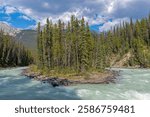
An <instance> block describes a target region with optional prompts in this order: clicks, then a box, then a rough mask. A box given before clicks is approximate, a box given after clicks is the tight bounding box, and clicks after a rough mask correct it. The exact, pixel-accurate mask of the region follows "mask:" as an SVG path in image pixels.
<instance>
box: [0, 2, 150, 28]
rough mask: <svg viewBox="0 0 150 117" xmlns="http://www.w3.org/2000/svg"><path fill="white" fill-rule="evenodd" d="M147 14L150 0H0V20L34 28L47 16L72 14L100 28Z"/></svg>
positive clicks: (56, 16) (54, 17)
mask: <svg viewBox="0 0 150 117" xmlns="http://www.w3.org/2000/svg"><path fill="white" fill-rule="evenodd" d="M4 6H5V8H6V9H5V10H4ZM6 6H7V7H6ZM149 13H150V0H7V1H6V0H0V21H5V22H7V23H8V24H10V25H12V26H14V27H17V28H23V29H24V28H33V27H35V25H36V23H37V22H39V21H40V22H41V23H42V24H43V25H44V24H45V21H46V20H45V19H46V18H47V17H48V18H49V19H51V20H52V21H53V22H57V20H58V19H61V20H63V21H64V22H68V21H69V19H70V16H71V15H72V14H73V15H75V16H76V17H78V18H81V17H83V16H84V18H85V20H86V21H88V22H89V24H90V26H91V29H94V30H97V31H103V30H109V29H110V28H111V27H112V26H115V25H118V24H120V22H122V21H129V19H130V17H132V18H133V19H134V20H136V19H141V18H142V17H146V16H148V14H149Z"/></svg>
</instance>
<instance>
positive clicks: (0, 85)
mask: <svg viewBox="0 0 150 117" xmlns="http://www.w3.org/2000/svg"><path fill="white" fill-rule="evenodd" d="M23 69H25V68H15V69H5V70H0V92H1V93H0V99H42V100H52V99H64V100H70V99H71V100H76V99H88V100H149V99H150V69H116V68H115V69H114V70H117V71H120V76H119V77H118V78H117V80H116V83H115V84H114V83H111V84H82V85H76V86H69V87H57V88H53V87H52V86H51V85H49V84H47V83H45V84H44V83H41V82H40V81H36V80H33V79H29V78H27V77H25V76H22V75H21V72H22V70H23Z"/></svg>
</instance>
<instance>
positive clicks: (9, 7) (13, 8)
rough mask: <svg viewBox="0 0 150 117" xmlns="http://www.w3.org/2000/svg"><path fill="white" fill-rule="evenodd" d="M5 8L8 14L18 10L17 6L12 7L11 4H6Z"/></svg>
mask: <svg viewBox="0 0 150 117" xmlns="http://www.w3.org/2000/svg"><path fill="white" fill-rule="evenodd" d="M5 10H6V11H5V13H7V14H11V13H15V12H17V9H16V8H15V7H11V6H6V7H5Z"/></svg>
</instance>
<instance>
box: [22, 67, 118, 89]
mask: <svg viewBox="0 0 150 117" xmlns="http://www.w3.org/2000/svg"><path fill="white" fill-rule="evenodd" d="M22 75H25V76H27V77H29V78H30V79H35V80H39V81H42V82H43V83H49V84H51V85H52V86H53V87H56V86H70V85H76V84H109V83H115V79H116V77H117V76H118V75H119V73H118V72H116V71H112V70H111V71H110V70H106V71H104V72H92V73H86V74H82V75H81V74H76V75H71V76H66V77H65V76H63V77H60V76H59V77H58V76H46V75H43V74H41V73H40V72H33V71H31V70H30V68H28V69H25V70H23V72H22Z"/></svg>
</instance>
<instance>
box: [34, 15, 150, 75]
mask: <svg viewBox="0 0 150 117" xmlns="http://www.w3.org/2000/svg"><path fill="white" fill-rule="evenodd" d="M37 30H38V36H37V37H38V38H37V46H38V47H37V49H38V62H37V66H38V69H41V70H46V71H50V70H54V71H57V72H61V71H62V70H65V71H67V72H70V71H74V72H76V73H80V72H87V71H97V70H98V71H102V70H104V69H105V68H106V67H113V66H115V65H116V64H117V63H118V64H119V67H134V66H138V67H142V68H146V67H150V53H149V52H150V17H148V18H143V19H141V20H137V21H132V19H130V22H123V23H120V25H119V26H115V27H112V29H111V30H110V31H107V32H101V33H100V34H98V33H97V32H93V31H91V30H90V27H89V24H88V22H85V20H84V18H82V19H77V18H76V17H75V16H72V17H71V19H70V21H69V22H68V23H67V24H65V23H64V22H63V21H61V20H59V21H58V23H53V22H52V21H50V20H49V19H47V23H46V25H45V27H44V28H43V27H42V26H41V25H40V23H38V28H37Z"/></svg>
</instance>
